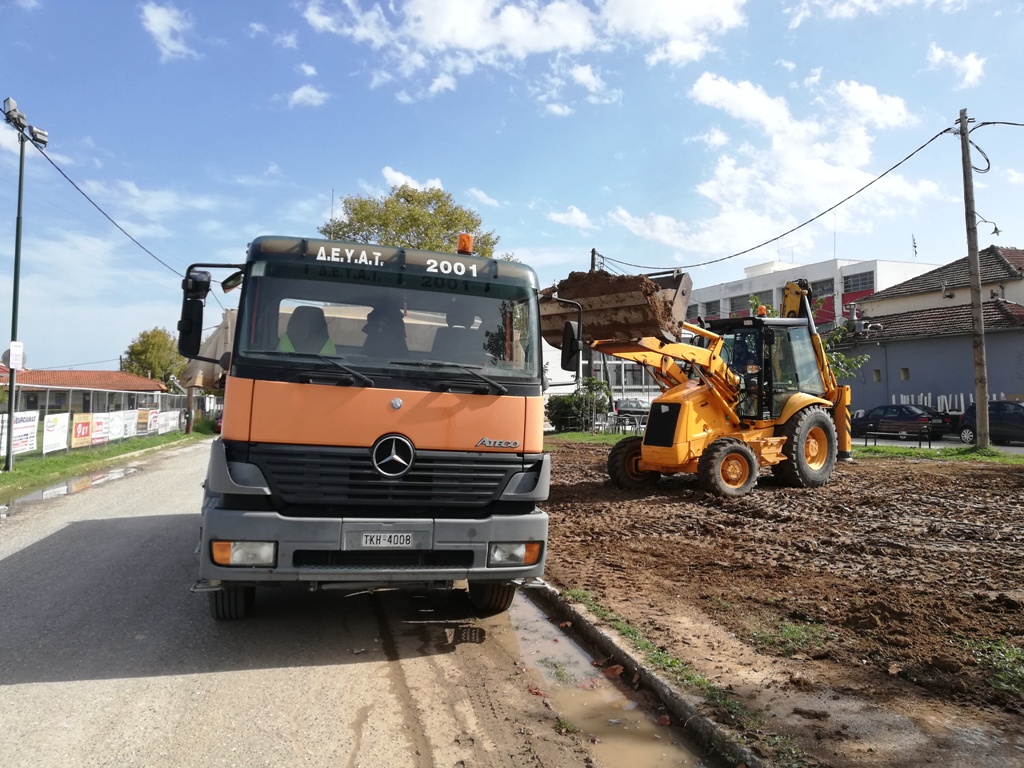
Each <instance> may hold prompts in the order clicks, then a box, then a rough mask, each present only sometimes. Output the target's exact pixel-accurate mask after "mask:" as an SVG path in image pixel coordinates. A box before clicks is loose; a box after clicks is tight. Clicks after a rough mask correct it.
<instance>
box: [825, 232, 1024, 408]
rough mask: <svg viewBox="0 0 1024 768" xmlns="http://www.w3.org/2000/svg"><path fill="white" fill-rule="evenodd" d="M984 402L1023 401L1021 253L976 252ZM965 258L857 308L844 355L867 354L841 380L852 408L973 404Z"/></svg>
mask: <svg viewBox="0 0 1024 768" xmlns="http://www.w3.org/2000/svg"><path fill="white" fill-rule="evenodd" d="M978 261H979V266H980V276H981V298H982V305H981V306H982V320H983V323H984V329H985V348H986V357H987V360H988V365H987V375H988V395H989V398H990V399H1020V400H1024V250H1021V249H1018V248H1003V247H999V246H995V245H993V246H989V247H988V248H985V249H984V250H982V251H980V252H979V254H978ZM970 282H971V280H970V269H969V264H968V259H967V257H964V258H963V259H959V260H957V261H954V262H952V263H950V264H946V265H944V266H942V267H939V268H937V269H933V270H932V271H930V272H926V273H925V274H923V275H919V276H917V277H914V278H911V279H910V280H906V281H904V282H902V283H899V284H897V285H894V286H891V287H889V288H886V289H885V290H882V291H878V292H877V293H875V294H872V295H871V296H868V297H865V298H863V299H862V300H861V301H860V302H859V306H860V309H861V323H859V324H858V330H857V331H856V332H854V333H851V334H849V336H848V337H847V340H846V343H845V344H844V345H843V351H844V352H845V353H846V354H848V355H867V356H868V360H867V362H866V363H865V364H864V365H863V366H862V367H861V369H860V370H859V371H858V374H857V376H855V377H854V378H853V379H851V380H849V381H847V382H844V383H849V384H850V385H851V387H852V391H853V406H854V408H871V407H874V406H876V405H882V404H886V403H900V402H915V403H921V404H924V405H930V406H932V407H937V408H940V409H949V410H962V409H963V408H965V407H966V406H967V405H969V404H970V403H972V402H974V399H975V384H974V382H975V372H974V344H973V319H972V309H971V290H970Z"/></svg>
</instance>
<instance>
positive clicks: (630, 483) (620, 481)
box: [608, 437, 661, 491]
mask: <svg viewBox="0 0 1024 768" xmlns="http://www.w3.org/2000/svg"><path fill="white" fill-rule="evenodd" d="M643 442H644V439H643V438H642V437H627V438H625V439H624V440H619V442H617V443H616V444H615V445H613V446H612V449H611V451H610V452H609V453H608V477H610V478H611V480H612V484H613V485H615V486H617V487H619V488H625V489H626V490H630V491H640V490H644V489H646V488H650V487H651V486H653V485H654V484H655V483H657V482H658V478H660V477H661V473H660V472H650V471H647V470H642V469H640V459H641V458H642V455H641V451H642V446H643Z"/></svg>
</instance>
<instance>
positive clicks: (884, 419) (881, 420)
mask: <svg viewBox="0 0 1024 768" xmlns="http://www.w3.org/2000/svg"><path fill="white" fill-rule="evenodd" d="M860 413H861V415H859V416H855V417H854V418H853V419H851V421H850V432H851V434H852V435H853V436H854V437H860V436H862V435H864V434H866V433H868V432H884V433H886V434H891V435H893V436H895V437H898V438H899V439H900V440H906V439H907V438H909V437H917V436H918V435H921V434H922V433H923V434H924V435H925V436H928V437H936V436H939V435H941V434H945V432H943V431H942V430H943V429H948V426H946V424H944V422H943V419H942V417H941V416H932V415H931V414H929V413H928V412H927V411H926V410H924V409H923V408H921V407H920V406H918V405H880V406H878V407H877V408H872V409H871V410H869V411H863V412H860Z"/></svg>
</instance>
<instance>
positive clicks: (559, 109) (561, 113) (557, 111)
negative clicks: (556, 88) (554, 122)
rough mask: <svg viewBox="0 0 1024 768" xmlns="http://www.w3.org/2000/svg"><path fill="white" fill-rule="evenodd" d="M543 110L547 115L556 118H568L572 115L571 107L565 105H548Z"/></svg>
mask: <svg viewBox="0 0 1024 768" xmlns="http://www.w3.org/2000/svg"><path fill="white" fill-rule="evenodd" d="M544 110H545V111H546V112H547V113H548V114H549V115H555V116H556V117H568V116H569V115H571V114H572V107H570V106H567V105H565V104H548V105H546V106H545V107H544Z"/></svg>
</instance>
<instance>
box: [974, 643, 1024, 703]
mask: <svg viewBox="0 0 1024 768" xmlns="http://www.w3.org/2000/svg"><path fill="white" fill-rule="evenodd" d="M967 647H968V648H969V649H970V651H971V653H972V654H973V655H974V658H975V660H976V661H977V662H978V664H979V665H980V666H981V667H982V668H984V669H985V671H986V672H987V673H988V677H987V678H986V682H987V683H988V684H989V685H990V686H992V687H993V688H994V689H995V690H997V691H1002V692H1003V693H1009V694H1012V695H1014V696H1024V651H1022V650H1021V649H1020V648H1018V647H1017V646H1015V645H1011V644H1010V643H1007V642H1005V641H1004V640H968V641H967Z"/></svg>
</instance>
